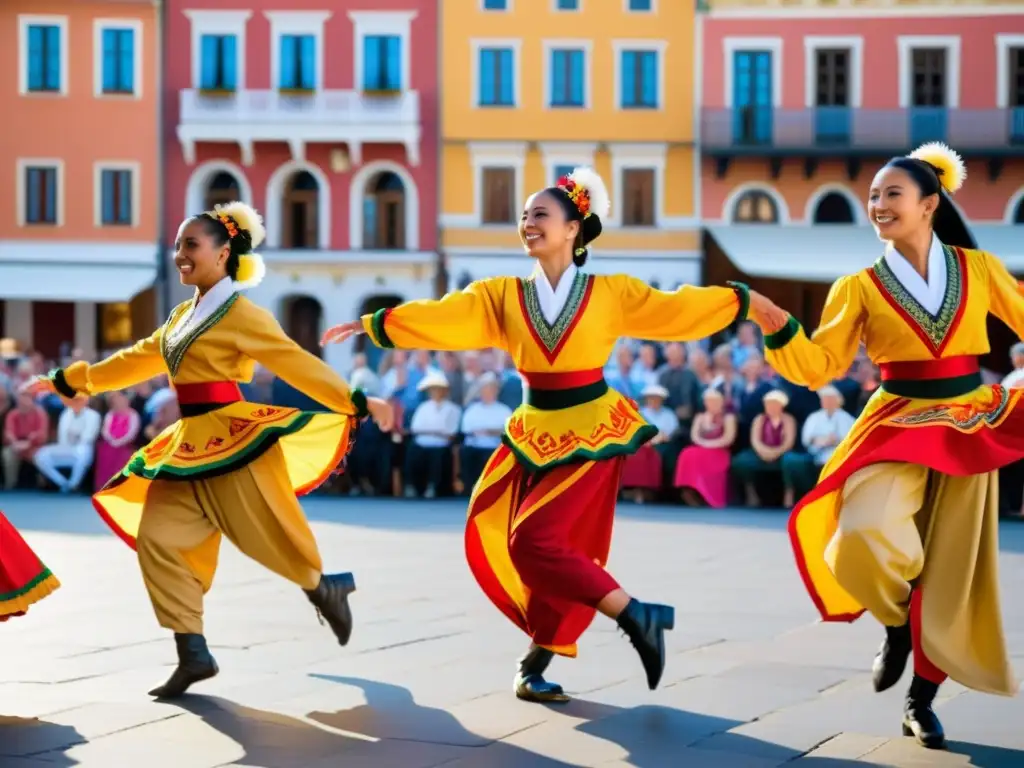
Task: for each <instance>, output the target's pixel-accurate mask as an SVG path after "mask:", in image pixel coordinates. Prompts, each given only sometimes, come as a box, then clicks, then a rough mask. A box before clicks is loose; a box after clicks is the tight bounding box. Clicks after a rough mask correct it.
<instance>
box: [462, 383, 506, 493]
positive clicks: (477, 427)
mask: <svg viewBox="0 0 1024 768" xmlns="http://www.w3.org/2000/svg"><path fill="white" fill-rule="evenodd" d="M500 386H501V382H500V381H499V380H498V376H497V375H496V374H495V373H494V372H493V371H486V372H484V373H482V374H480V375H479V376H477V377H475V378H474V380H473V382H472V387H473V390H474V391H475V392H476V394H477V395H478V399H477V400H474V401H473V402H472V403H470V404H469V405H468V406H467V407H466V410H465V412H464V413H463V414H462V430H461V431H462V434H463V435H465V437H464V438H463V440H462V445H461V446H460V447H459V472H460V474H461V475H462V485H463V487H464V488H472V487H473V486H474V485H476V481H477V480H479V479H480V475H482V474H483V473H484V467H485V466H487V460H488V459H489V458H490V457H491V455H492V454H493V453H494V451H495V450H496V449H497V448H498V446H499V445H501V436H502V435H503V434H504V433H505V423H506V422H507V421H508V420H509V419H510V418H511V417H512V409H511V408H509V407H508V406H507V405H505V404H504V403H502V402H500V401H499V400H498V392H499V388H500Z"/></svg>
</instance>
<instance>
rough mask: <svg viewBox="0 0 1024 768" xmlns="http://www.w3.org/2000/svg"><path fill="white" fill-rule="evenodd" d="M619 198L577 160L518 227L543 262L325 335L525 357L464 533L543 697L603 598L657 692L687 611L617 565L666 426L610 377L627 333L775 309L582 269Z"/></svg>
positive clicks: (678, 334) (532, 686) (695, 334)
mask: <svg viewBox="0 0 1024 768" xmlns="http://www.w3.org/2000/svg"><path fill="white" fill-rule="evenodd" d="M607 210H608V195H607V192H606V191H605V188H604V184H603V183H602V181H601V179H600V178H599V177H598V176H597V175H596V174H595V173H594V172H593V171H590V170H588V169H576V170H575V171H574V172H573V173H572V174H571V175H570V176H568V177H563V178H561V179H559V181H558V182H557V184H556V185H555V186H554V187H550V188H547V189H544V190H541V191H540V192H537V193H536V194H534V195H533V196H531V197H530V198H529V199H528V200H527V201H526V207H525V209H524V211H523V215H522V219H521V221H520V224H519V236H520V239H521V240H522V242H523V246H524V248H525V250H526V252H527V253H528V254H529V255H530V256H531V257H533V258H534V259H536V261H537V267H536V269H535V270H534V273H533V275H532V276H531V277H530V278H528V279H526V280H520V279H517V278H513V277H498V278H493V279H489V280H483V281H480V282H475V283H473V284H471V285H470V286H469V287H468V288H466V289H465V290H464V291H461V292H458V293H451V294H449V295H447V296H445V297H444V298H443V299H441V300H440V301H416V302H411V303H409V304H403V305H401V306H398V307H395V308H394V309H388V310H382V311H379V312H377V313H375V314H373V315H366V316H364V317H363V318H362V319H361V320H359V321H355V322H351V323H346V324H344V325H340V326H336V327H335V328H332V329H330V330H329V331H328V332H327V333H326V334H325V336H324V343H331V342H340V341H343V340H344V339H346V338H348V337H349V336H351V335H352V334H354V333H362V332H365V333H367V334H368V335H369V336H370V338H371V339H372V341H373V342H374V343H375V344H377V346H380V347H387V348H390V347H399V348H403V349H409V348H422V349H432V350H473V349H482V348H486V347H501V348H503V349H505V350H507V351H508V352H509V354H510V355H511V356H512V357H513V359H514V361H515V364H516V367H517V368H518V369H519V371H520V372H521V375H522V377H523V380H524V382H525V383H526V385H527V393H526V395H525V403H524V404H523V405H521V406H520V407H519V408H517V409H516V411H515V412H514V413H513V415H512V417H511V418H510V419H509V421H508V423H507V424H506V427H505V432H504V435H503V438H502V441H503V445H501V446H500V447H499V448H498V449H497V450H496V451H495V452H494V454H493V455H492V456H491V459H490V460H489V461H488V463H487V465H486V468H485V469H484V474H483V475H482V476H481V478H480V480H479V481H478V482H477V485H476V488H475V489H474V491H473V494H472V497H471V499H470V502H469V520H468V525H467V529H466V540H465V546H466V556H467V558H468V560H469V566H470V569H471V570H472V571H473V574H474V576H475V577H476V579H477V582H478V583H479V584H480V587H481V588H482V589H483V591H484V592H485V593H486V594H487V596H488V597H489V598H490V599H491V601H492V602H493V603H494V604H495V605H496V606H497V607H498V609H499V610H501V611H502V613H504V614H505V615H506V616H507V617H508V618H509V619H511V620H512V622H513V623H515V624H516V626H518V627H519V628H520V629H522V630H523V631H524V632H525V633H526V634H528V635H529V636H530V637H531V639H532V640H533V644H532V645H531V646H530V649H529V651H528V652H527V653H526V654H525V656H523V657H522V658H521V659H520V660H519V670H518V674H517V675H516V678H515V692H516V695H517V696H519V697H520V698H522V699H527V700H531V701H567V700H568V696H566V695H565V693H564V691H563V690H562V688H561V686H559V685H556V684H554V683H550V682H547V681H546V680H545V679H544V672H545V670H546V668H547V666H548V664H549V663H550V662H551V660H552V658H553V656H554V654H559V655H562V656H569V657H574V656H575V655H576V641H577V640H578V638H579V636H580V635H581V634H582V633H583V631H584V630H585V629H586V628H587V626H588V625H589V624H590V622H591V621H592V620H593V618H594V615H595V611H600V612H601V613H603V614H604V615H606V616H608V617H610V618H612V619H614V620H615V621H616V622H617V623H618V625H619V627H621V628H622V629H623V630H624V632H625V633H626V635H627V637H628V638H629V640H630V642H631V643H632V644H633V645H634V647H635V648H636V650H637V652H638V654H639V656H640V659H641V662H642V664H643V667H644V670H645V672H646V675H647V682H648V685H649V687H650V688H651V689H652V690H653V689H654V688H656V687H657V685H658V682H659V681H660V679H661V675H662V672H663V670H664V666H665V646H664V634H663V633H664V632H665V631H666V630H670V629H672V628H673V625H674V620H675V619H674V609H673V608H672V607H670V606H667V605H659V604H655V603H647V602H641V601H640V600H638V599H636V598H634V597H632V596H631V595H630V594H629V593H627V592H626V591H625V590H624V589H623V588H622V587H620V586H619V584H618V582H616V581H615V579H613V578H612V576H611V575H610V574H609V573H608V572H607V571H606V570H605V568H604V566H605V564H606V563H607V561H608V552H609V548H610V544H611V534H612V519H613V516H614V511H615V500H616V497H617V495H618V489H619V480H620V477H621V474H622V467H623V462H624V460H625V457H626V456H627V455H629V454H631V453H633V452H634V451H636V450H637V448H638V447H640V446H641V445H643V444H644V443H646V442H647V441H649V440H650V439H651V438H652V437H654V436H655V435H656V434H657V432H658V430H657V428H656V427H654V426H652V425H650V424H648V423H647V422H646V421H644V419H643V417H642V416H641V415H640V413H639V412H638V410H637V407H636V404H635V403H633V402H632V401H631V400H628V399H626V398H625V397H623V396H622V395H620V394H619V393H617V392H616V391H615V390H613V389H610V388H609V387H608V384H607V383H606V382H605V380H604V376H603V372H602V368H603V366H604V364H605V362H606V361H607V360H608V357H609V355H610V354H611V352H612V350H613V349H614V347H615V344H616V341H617V340H618V339H619V338H620V337H623V336H629V337H639V338H643V339H663V340H666V341H684V340H687V339H699V338H703V337H705V336H707V335H709V334H712V333H715V332H717V331H720V330H722V329H723V328H725V327H726V326H728V325H730V324H731V323H733V322H734V321H736V320H742V319H744V317H745V316H746V313H747V308H748V306H750V305H751V303H753V305H754V307H755V309H758V310H760V309H761V308H763V307H773V306H774V305H771V304H770V302H767V300H766V299H764V298H763V297H760V296H757V295H755V294H750V293H748V291H747V288H746V286H743V285H735V286H733V287H731V288H695V287H692V286H684V287H682V288H680V289H679V290H678V291H676V292H674V293H666V292H662V291H658V290H655V289H653V288H651V287H650V286H648V285H647V284H645V283H643V282H642V281H640V280H637V279H635V278H632V277H628V276H625V275H613V276H595V275H589V274H586V273H584V272H582V271H581V270H580V267H582V266H583V265H584V264H585V262H586V260H587V246H588V245H589V244H590V243H591V242H592V241H593V240H594V239H595V238H597V236H598V235H600V234H601V218H602V217H603V216H605V214H606V213H607ZM778 314H779V316H780V318H784V317H785V315H784V314H783V313H781V311H778Z"/></svg>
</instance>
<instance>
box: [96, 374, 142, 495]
mask: <svg viewBox="0 0 1024 768" xmlns="http://www.w3.org/2000/svg"><path fill="white" fill-rule="evenodd" d="M107 409H108V410H107V415H106V416H104V417H103V426H102V427H100V439H99V440H98V441H97V445H96V471H95V472H94V473H93V475H94V483H95V486H96V490H97V491H98V490H100V489H101V488H103V486H104V485H106V484H107V481H109V480H110V478H112V477H113V476H114V475H116V474H117V473H118V472H120V471H121V470H122V469H123V468H124V467H125V465H127V464H128V460H129V459H131V457H132V453H133V452H134V451H135V439H136V438H137V437H138V436H139V427H140V425H141V420H140V419H139V414H138V413H137V412H136V411H135V409H134V408H132V406H131V402H130V401H129V400H128V398H127V397H126V396H125V394H124V393H123V392H109V393H108V394H107Z"/></svg>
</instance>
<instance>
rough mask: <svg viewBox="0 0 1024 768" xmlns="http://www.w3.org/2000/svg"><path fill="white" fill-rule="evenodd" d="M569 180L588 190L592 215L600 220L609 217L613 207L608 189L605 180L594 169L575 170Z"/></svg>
mask: <svg viewBox="0 0 1024 768" xmlns="http://www.w3.org/2000/svg"><path fill="white" fill-rule="evenodd" d="M569 178H570V179H572V181H573V182H575V183H576V184H577V185H578V186H580V187H583V189H585V190H587V194H588V195H589V196H590V212H591V213H593V214H596V215H597V217H598V218H599V219H603V218H604V217H605V216H607V215H608V211H610V210H611V207H612V201H611V199H610V198H609V197H608V187H606V186H605V185H604V180H603V179H602V178H601V177H600V176H598V175H597V172H596V171H595V170H594V169H593V168H575V169H573V172H572V173H570V174H569Z"/></svg>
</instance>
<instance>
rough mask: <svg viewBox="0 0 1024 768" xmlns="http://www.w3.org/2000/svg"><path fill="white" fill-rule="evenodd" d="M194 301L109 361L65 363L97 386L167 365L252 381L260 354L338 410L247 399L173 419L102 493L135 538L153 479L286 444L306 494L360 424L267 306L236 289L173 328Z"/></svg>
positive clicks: (119, 526) (182, 475)
mask: <svg viewBox="0 0 1024 768" xmlns="http://www.w3.org/2000/svg"><path fill="white" fill-rule="evenodd" d="M191 306H192V302H191V301H188V302H185V303H183V304H181V305H179V306H178V307H176V308H175V309H174V310H173V311H172V312H171V315H170V318H169V319H168V321H167V323H165V324H164V325H163V326H161V327H160V328H158V329H157V330H156V331H155V332H154V333H153V334H152V335H151V336H150V337H149V338H146V339H143V340H142V341H139V342H138V343H136V344H135V345H134V346H132V347H130V348H128V349H125V350H122V351H120V352H118V353H117V354H115V355H112V356H111V357H109V358H107V359H106V360H103V361H102V362H99V363H96V364H93V365H90V364H88V363H84V362H77V363H74V364H72V365H70V366H69V367H68V368H67V369H65V370H64V371H63V372H62V373H63V377H64V380H65V381H66V382H67V385H68V386H70V388H72V389H74V390H75V391H77V392H85V393H88V394H90V395H95V394H99V393H102V392H108V391H112V390H118V389H124V388H127V387H131V386H132V385H134V384H137V383H139V382H141V381H145V380H147V379H150V378H153V377H154V376H158V375H160V374H164V373H167V374H168V375H169V376H170V380H171V384H172V386H181V385H188V384H203V383H211V382H224V381H229V382H248V381H251V380H252V374H253V370H254V368H255V365H256V363H260V364H261V365H263V366H264V367H265V368H267V369H268V370H270V371H271V372H272V373H274V374H275V375H276V376H278V377H280V378H281V379H283V380H284V381H286V382H288V383H289V384H291V385H292V386H293V387H295V388H296V389H298V390H299V391H301V392H303V393H305V394H306V395H308V396H309V397H311V398H313V399H314V400H316V401H318V402H320V403H322V404H323V405H324V406H326V407H327V408H330V409H331V410H332V411H333V413H309V412H305V411H299V410H297V409H295V408H283V407H278V406H269V405H262V404H259V403H249V402H244V401H243V402H237V403H232V404H229V405H225V406H223V407H220V408H217V409H215V410H212V411H210V412H208V413H204V414H202V415H197V416H189V417H186V418H182V419H181V420H180V421H178V422H176V423H174V424H173V425H171V426H170V427H168V428H167V429H165V430H164V431H163V432H161V433H160V434H159V435H158V436H157V437H156V438H154V439H153V440H152V441H151V442H150V443H149V444H148V445H146V446H145V447H143V448H142V449H140V450H139V451H137V452H136V453H135V455H134V456H133V457H132V458H131V460H130V461H129V463H128V465H127V466H126V467H125V468H124V470H123V472H122V473H121V475H119V476H117V477H115V478H113V479H112V480H111V481H110V482H109V483H108V484H107V486H106V487H105V488H104V489H103V490H101V491H99V492H98V493H97V494H96V495H95V496H94V504H95V505H96V507H97V509H98V510H99V511H100V513H101V514H102V515H103V517H104V518H105V519H106V520H107V522H108V523H110V524H111V526H112V527H113V528H114V530H115V532H116V533H118V534H119V535H120V536H121V537H122V538H123V539H125V540H126V541H127V542H128V543H129V544H131V545H132V546H134V545H135V539H136V537H137V535H138V530H139V522H140V520H141V517H142V505H143V502H144V501H145V498H146V491H147V488H148V485H149V482H150V481H152V480H154V479H162V480H197V479H203V478H210V477H213V476H216V475H222V474H225V473H228V472H231V471H233V470H236V469H238V468H240V467H243V466H245V465H246V464H248V463H250V462H251V461H253V460H254V459H256V458H257V457H258V456H260V455H261V454H263V453H264V452H265V451H267V450H268V449H269V448H270V447H271V446H272V445H274V444H275V443H279V444H280V446H281V448H282V450H283V454H284V458H285V463H286V467H287V474H288V477H289V479H290V481H291V485H292V488H293V489H294V491H295V492H296V493H299V494H301V493H305V492H308V491H310V490H312V489H314V488H316V487H317V486H318V485H319V484H320V483H322V482H323V481H324V480H325V479H326V478H327V477H328V476H329V475H330V473H331V472H332V471H333V469H334V468H335V467H337V465H338V464H339V463H340V462H341V460H342V459H343V458H344V456H345V453H346V450H347V448H348V445H349V441H350V435H351V430H352V428H353V426H354V423H355V418H354V417H355V415H356V413H357V410H358V409H357V407H356V406H355V405H354V404H353V400H352V396H351V393H350V391H349V387H348V385H347V384H346V383H345V381H344V379H342V378H341V377H340V376H338V375H337V374H336V373H335V372H334V371H333V370H332V369H331V368H330V367H329V366H328V365H327V364H326V363H324V362H323V361H322V360H320V359H319V358H317V357H315V356H314V355H311V354H310V353H308V352H306V351H305V350H303V349H302V348H300V347H299V346H298V345H297V344H296V343H295V342H294V341H292V340H291V339H290V338H289V337H288V336H287V335H286V334H285V333H284V331H283V330H282V329H281V327H280V325H279V324H278V322H277V321H276V320H275V319H274V317H273V315H271V314H270V313H269V312H267V311H266V310H264V309H263V308H261V307H259V306H257V305H255V304H253V303H252V302H251V301H249V300H248V299H246V298H245V297H243V296H241V295H239V294H237V293H235V294H233V295H232V296H231V297H230V298H229V299H228V300H227V301H225V302H224V304H223V305H221V306H220V307H219V308H218V310H217V311H216V312H215V313H214V314H213V315H212V316H211V317H209V318H208V319H207V320H205V321H203V322H202V323H200V324H199V325H198V326H197V327H196V328H194V329H193V330H191V331H189V332H188V333H184V334H181V333H175V331H174V329H175V328H176V326H177V325H178V323H179V322H184V320H185V319H186V317H187V314H188V311H189V309H190V308H191ZM183 327H184V326H183Z"/></svg>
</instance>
